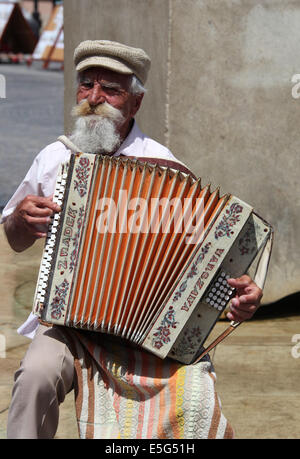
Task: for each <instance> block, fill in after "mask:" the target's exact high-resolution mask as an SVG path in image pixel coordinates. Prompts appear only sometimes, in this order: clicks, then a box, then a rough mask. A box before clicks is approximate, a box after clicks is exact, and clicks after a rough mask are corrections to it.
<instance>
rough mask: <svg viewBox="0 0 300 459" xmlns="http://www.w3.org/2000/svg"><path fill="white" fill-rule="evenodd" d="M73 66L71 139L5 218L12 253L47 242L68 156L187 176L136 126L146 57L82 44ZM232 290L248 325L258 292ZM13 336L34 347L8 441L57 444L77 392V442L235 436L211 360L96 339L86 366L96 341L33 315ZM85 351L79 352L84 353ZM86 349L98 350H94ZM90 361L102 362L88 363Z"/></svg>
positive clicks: (237, 282)
mask: <svg viewBox="0 0 300 459" xmlns="http://www.w3.org/2000/svg"><path fill="white" fill-rule="evenodd" d="M74 60H75V66H76V71H77V73H78V90H77V105H76V106H75V107H74V109H73V111H72V113H73V116H74V117H75V127H74V130H73V133H72V135H71V136H70V137H69V138H68V137H65V136H62V137H60V138H59V140H58V141H56V142H54V143H53V144H51V145H49V146H47V147H46V148H45V149H44V150H42V151H41V152H40V153H39V155H38V156H37V157H36V159H35V160H34V162H33V164H32V167H31V168H30V170H29V172H28V173H27V175H26V177H25V179H24V181H23V182H22V184H21V185H20V186H19V188H18V190H17V191H16V193H15V194H14V196H13V197H12V198H11V200H10V201H9V203H8V204H7V206H6V208H5V209H4V211H3V215H2V221H3V222H4V228H5V232H6V235H7V239H8V241H9V243H10V245H11V247H12V248H13V249H14V250H15V251H17V252H20V251H23V250H25V249H27V248H28V247H30V246H31V245H32V244H33V243H34V242H35V240H36V239H38V238H42V237H45V235H46V229H47V225H48V223H49V220H50V217H51V216H52V215H53V214H54V213H56V212H59V211H60V208H59V206H58V205H56V204H55V203H54V202H53V201H52V198H51V196H52V194H53V191H54V186H55V178H56V173H57V170H58V167H59V164H60V163H61V162H64V161H65V160H67V159H68V158H69V156H70V153H71V152H72V151H84V152H87V153H96V154H97V153H101V154H108V155H114V156H117V155H125V156H131V157H132V156H133V157H137V158H143V157H151V158H159V159H160V160H164V161H172V163H173V164H177V165H178V168H182V167H183V168H184V167H185V166H184V165H183V164H182V163H181V162H180V161H178V160H177V159H176V158H175V157H174V156H173V155H172V153H171V152H170V151H169V150H168V149H167V148H165V147H164V146H162V145H160V144H158V143H157V142H155V141H154V140H152V139H150V138H149V137H147V136H145V135H144V134H143V133H142V132H141V131H140V130H139V128H138V126H137V124H136V122H135V120H134V117H135V115H136V113H137V111H138V110H139V108H140V106H141V103H142V99H143V95H144V92H145V90H144V87H143V85H144V84H145V82H146V79H147V74H148V70H149V67H150V59H149V57H148V56H147V54H146V53H145V52H144V51H143V50H141V49H136V48H132V47H129V46H125V45H123V44H120V43H116V42H109V41H85V42H83V43H81V44H80V45H79V46H78V47H77V48H76V50H75V54H74ZM229 283H230V284H231V285H232V286H233V287H235V288H236V289H237V295H236V297H235V298H234V299H233V300H232V305H231V311H230V312H229V313H228V317H229V319H230V320H236V321H243V320H245V319H249V318H250V317H251V316H252V315H253V313H254V312H255V310H256V309H257V307H258V305H259V301H260V298H261V296H262V292H261V290H260V289H259V288H258V287H257V286H256V284H255V283H254V282H253V281H252V280H251V279H250V278H249V277H248V276H243V277H242V278H240V279H231V280H229ZM19 333H21V334H23V335H25V336H28V337H30V338H31V339H32V342H31V344H30V346H29V348H28V351H27V353H26V355H25V357H24V359H23V361H22V362H21V365H20V368H19V370H18V371H17V372H16V375H15V384H14V387H13V394H12V401H11V406H10V410H9V416H8V438H53V437H54V435H55V432H56V429H57V425H58V415H59V405H60V403H61V402H63V400H64V398H65V395H66V394H67V393H68V392H69V391H70V390H71V389H72V388H74V387H75V389H76V395H77V402H76V408H77V417H78V425H79V431H80V436H81V437H83V438H212V437H217V438H226V437H227V438H230V437H232V435H233V432H232V429H231V427H230V425H229V423H228V422H227V421H226V419H225V417H224V416H223V414H222V413H221V410H220V406H219V402H218V397H217V396H216V394H215V390H214V380H215V375H214V370H213V368H212V365H211V362H210V360H209V358H208V357H207V358H204V359H203V360H201V361H200V362H199V363H197V364H196V365H182V364H179V363H178V362H174V361H172V362H170V361H169V359H166V360H161V359H159V358H157V357H155V356H152V355H150V354H148V353H146V352H144V351H142V350H141V349H137V348H131V347H127V345H126V344H124V343H120V342H119V341H114V339H113V337H108V336H106V335H101V336H100V338H99V334H96V335H98V340H97V344H96V345H97V346H98V347H99V352H98V354H97V353H96V352H94V353H93V352H92V355H89V356H87V354H86V352H87V351H86V349H89V350H90V349H91V346H89V343H90V342H92V343H93V339H94V337H92V336H91V334H90V333H89V332H84V331H81V332H76V331H72V330H70V329H68V330H67V329H65V328H63V327H56V326H53V327H52V328H48V327H46V326H45V325H42V324H39V322H38V320H37V318H36V317H35V316H33V315H30V316H29V318H28V320H27V321H26V322H25V324H23V325H22V326H21V327H20V329H19ZM93 335H95V334H93ZM86 343H88V344H87V345H86V346H85V344H86ZM82 346H83V347H84V346H85V347H84V351H82V350H81V351H80V349H81V347H82ZM92 347H93V349H94V350H95V346H94V344H93V346H92ZM80 352H81V354H80ZM96 354H97V355H98V359H96V360H98V361H95V362H94V363H91V362H92V360H93V358H94V357H95V355H96ZM82 356H85V357H86V360H84V358H83V357H82ZM103 356H104V357H103ZM82 362H83V363H82ZM80 365H81V367H80ZM74 369H75V370H76V371H75V372H74ZM84 371H86V372H87V373H86V385H87V386H90V384H91V380H92V381H93V384H94V385H93V390H92V391H91V392H89V394H91V397H93V398H94V400H91V398H89V400H88V405H91V406H89V407H88V409H87V413H83V407H82V401H81V406H80V400H81V399H82V393H83V392H84V391H85V388H83V389H82V388H81V389H80V387H79V386H78V374H79V373H80V374H81V375H82V374H83V372H84ZM74 375H76V377H75V376H74ZM76 378H77V379H76ZM76 380H77V383H76ZM98 390H99V393H98V394H97V395H96V393H95V391H98ZM80 391H81V392H80ZM89 397H90V396H89ZM78 400H79V402H78ZM97 407H98V408H97ZM91 411H92V413H93V416H91Z"/></svg>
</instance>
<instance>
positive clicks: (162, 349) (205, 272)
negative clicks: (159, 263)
mask: <svg viewBox="0 0 300 459" xmlns="http://www.w3.org/2000/svg"><path fill="white" fill-rule="evenodd" d="M252 210H253V209H252V208H251V207H250V206H249V205H247V204H246V203H244V202H243V201H241V200H239V199H238V198H236V197H231V198H230V199H229V201H228V202H227V203H226V205H225V207H224V209H223V210H222V211H221V213H220V214H219V215H218V217H217V219H216V220H215V222H214V224H213V226H212V228H211V230H210V232H209V234H208V235H207V237H206V238H205V240H204V242H203V244H202V245H200V246H199V247H197V250H195V251H194V253H193V255H192V256H191V257H190V260H189V262H188V264H187V266H186V268H185V269H184V272H183V274H182V276H181V277H180V279H179V280H178V281H177V282H176V283H175V285H174V286H173V288H172V290H171V292H170V293H169V295H168V297H167V298H166V301H165V303H164V307H163V311H162V312H161V313H160V315H159V317H158V318H157V320H156V322H155V323H154V325H153V327H152V328H151V330H150V332H149V334H148V335H147V338H146V339H145V340H144V342H143V343H142V346H143V347H144V348H146V349H148V350H149V351H151V352H153V353H155V354H156V355H158V356H159V357H161V358H165V357H166V356H167V355H168V354H169V352H170V350H171V348H172V346H173V344H174V342H175V341H176V339H177V337H178V335H179V333H180V332H181V330H182V328H183V327H184V326H185V324H186V322H187V321H188V319H189V317H190V316H191V314H192V312H193V310H194V309H195V307H196V305H197V303H198V302H199V301H200V300H201V298H202V296H203V295H204V294H205V291H206V289H207V288H208V286H209V284H210V282H211V281H212V279H213V278H214V276H215V274H216V272H217V271H218V270H219V268H220V266H221V264H222V262H223V260H224V258H225V257H226V255H227V253H228V252H229V250H230V247H231V245H232V244H233V242H234V241H235V240H236V238H237V237H238V235H239V233H240V232H241V230H242V228H243V226H244V224H245V222H246V221H247V220H248V218H249V216H250V214H251V212H252ZM216 241H217V243H216ZM195 277H196V279H194V278H195Z"/></svg>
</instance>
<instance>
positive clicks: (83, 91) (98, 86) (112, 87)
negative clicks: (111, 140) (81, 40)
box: [77, 67, 143, 138]
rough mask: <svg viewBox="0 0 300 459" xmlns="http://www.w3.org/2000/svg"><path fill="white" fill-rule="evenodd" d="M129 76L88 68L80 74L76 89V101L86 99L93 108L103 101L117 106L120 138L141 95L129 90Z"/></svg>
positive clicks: (138, 105)
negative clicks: (120, 120) (120, 115)
mask: <svg viewBox="0 0 300 459" xmlns="http://www.w3.org/2000/svg"><path fill="white" fill-rule="evenodd" d="M130 82H131V78H130V76H129V75H123V74H120V73H116V72H113V71H111V70H108V69H104V68H101V67H99V68H97V67H95V68H90V69H87V70H85V71H83V72H82V73H81V74H80V81H79V85H78V90H77V103H78V104H79V103H80V102H81V101H83V100H87V102H88V103H89V105H90V106H91V107H92V108H94V107H96V106H98V105H100V104H103V103H104V102H107V103H108V104H110V105H111V106H112V107H114V108H117V109H118V110H120V112H121V113H122V115H123V117H124V120H123V121H122V124H121V125H120V126H118V131H119V133H120V135H121V137H122V138H125V137H126V136H127V134H128V132H129V128H130V121H131V119H132V118H133V117H134V116H135V114H136V112H137V111H138V109H139V107H140V104H141V101H142V98H143V96H142V95H133V94H131V93H130V91H129V87H130Z"/></svg>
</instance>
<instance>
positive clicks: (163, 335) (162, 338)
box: [152, 306, 178, 349]
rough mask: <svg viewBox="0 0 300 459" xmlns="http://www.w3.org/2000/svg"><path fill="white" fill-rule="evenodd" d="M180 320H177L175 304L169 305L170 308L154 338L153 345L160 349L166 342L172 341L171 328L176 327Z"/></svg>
mask: <svg viewBox="0 0 300 459" xmlns="http://www.w3.org/2000/svg"><path fill="white" fill-rule="evenodd" d="M177 324H178V322H176V320H175V310H174V308H173V306H170V307H169V310H168V311H167V313H166V314H165V316H164V318H163V320H162V321H161V325H160V326H159V327H158V329H157V331H156V333H154V335H153V336H154V337H153V338H152V346H153V347H155V348H156V349H160V348H161V347H162V346H163V345H164V344H167V343H169V342H170V335H171V329H172V328H176V325H177Z"/></svg>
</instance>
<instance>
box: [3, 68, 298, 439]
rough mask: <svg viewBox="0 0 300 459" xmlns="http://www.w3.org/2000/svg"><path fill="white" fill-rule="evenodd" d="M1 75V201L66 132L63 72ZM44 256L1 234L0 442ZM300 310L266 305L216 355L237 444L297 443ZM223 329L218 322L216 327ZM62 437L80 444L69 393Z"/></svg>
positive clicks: (289, 304) (294, 301)
mask: <svg viewBox="0 0 300 459" xmlns="http://www.w3.org/2000/svg"><path fill="white" fill-rule="evenodd" d="M0 73H2V74H4V73H5V75H6V76H7V83H8V92H7V95H8V99H7V100H5V101H3V100H0V110H1V125H0V135H1V140H2V142H1V147H0V148H1V149H0V157H1V161H2V165H4V166H5V167H1V172H0V196H1V198H2V200H3V202H4V201H5V200H6V199H8V198H9V196H10V195H11V193H12V191H13V189H14V188H15V185H16V182H19V179H20V178H21V177H22V176H23V175H24V173H25V172H26V169H27V166H28V165H29V164H30V163H31V161H32V159H33V156H34V154H35V152H36V151H38V150H39V149H40V148H42V147H43V146H44V145H45V144H46V143H48V142H51V141H52V140H53V138H56V137H57V136H58V135H59V134H60V133H61V132H62V105H61V104H62V94H63V86H62V85H63V80H62V74H61V73H58V72H53V71H52V72H51V71H50V72H46V73H45V71H42V70H39V69H38V68H30V69H28V68H26V67H25V68H24V67H18V66H17V67H13V66H4V67H1V66H0ZM14 101H15V102H16V105H15V102H14ZM3 102H4V105H3ZM25 102H26V104H25ZM44 108H45V110H44ZM3 139H4V140H3ZM3 145H4V146H3ZM7 151H9V154H7ZM20 158H22V161H21V160H20ZM8 171H9V172H8ZM41 252H42V243H41V241H39V243H37V244H36V245H35V246H34V247H33V248H31V249H29V250H28V251H26V252H25V253H22V254H16V253H13V252H12V251H11V249H10V248H9V246H8V244H7V242H6V240H5V237H4V235H3V230H2V228H0V253H1V258H0V277H1V279H2V282H1V290H0V298H1V314H0V346H1V343H2V344H5V349H4V348H3V347H2V348H1V347H0V439H4V438H5V437H6V420H7V412H8V406H9V402H10V396H11V389H12V383H13V375H14V372H15V371H16V369H17V368H18V366H19V362H20V360H21V359H22V357H23V355H24V353H25V351H26V349H27V346H28V344H29V340H27V339H26V338H23V337H20V336H19V335H17V333H16V329H17V328H18V326H19V325H20V324H21V323H22V322H23V321H24V320H25V319H26V317H27V315H28V313H29V312H30V310H31V305H32V297H33V293H34V289H35V282H36V278H37V273H38V266H39V260H40V256H41ZM298 306H299V295H298V296H297V295H296V296H294V297H293V298H290V299H288V300H287V301H286V302H283V303H279V304H277V305H272V306H264V307H263V308H262V309H261V312H260V313H259V314H257V316H256V319H255V320H253V321H251V322H249V323H246V324H244V325H243V326H241V327H239V329H238V330H237V331H236V332H235V334H233V335H231V336H230V337H229V338H228V339H227V341H226V342H225V343H224V344H221V345H220V346H219V347H218V348H217V351H216V353H215V354H214V365H215V370H216V372H217V375H218V382H217V389H218V393H219V396H220V398H221V401H222V404H223V410H224V414H225V415H226V416H227V418H228V419H229V420H230V421H231V423H232V424H233V426H234V428H235V431H236V437H237V438H248V439H254V438H260V439H266V438H276V439H279V438H290V439H295V438H300V389H299V380H300V358H296V357H299V356H300V346H299V349H298V348H297V343H293V342H292V339H293V337H294V338H295V339H296V338H297V336H296V335H299V336H298V338H299V341H298V342H299V343H300V315H299V312H298ZM225 325H226V324H225V323H224V322H220V323H219V324H218V326H217V329H218V330H220V329H222V328H224V327H225ZM4 351H5V355H4ZM4 357H5V358H4ZM57 438H77V427H76V424H75V417H74V405H73V395H72V394H70V395H69V396H68V398H67V400H66V401H65V403H64V404H63V406H62V408H61V418H60V424H59V430H58V432H57Z"/></svg>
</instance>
